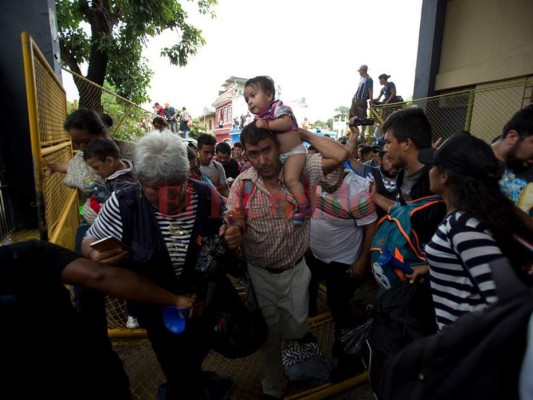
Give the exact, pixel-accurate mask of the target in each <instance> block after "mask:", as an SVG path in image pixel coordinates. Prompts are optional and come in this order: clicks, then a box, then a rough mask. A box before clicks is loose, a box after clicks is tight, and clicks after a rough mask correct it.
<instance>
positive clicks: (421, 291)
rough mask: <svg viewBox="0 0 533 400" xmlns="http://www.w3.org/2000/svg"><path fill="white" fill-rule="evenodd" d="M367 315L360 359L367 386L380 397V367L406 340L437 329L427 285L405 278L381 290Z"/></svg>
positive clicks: (383, 366) (382, 368)
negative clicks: (370, 318) (366, 369)
mask: <svg viewBox="0 0 533 400" xmlns="http://www.w3.org/2000/svg"><path fill="white" fill-rule="evenodd" d="M370 315H371V317H372V319H373V320H372V324H371V325H370V329H369V332H368V336H367V340H366V343H367V348H366V349H364V348H363V361H364V362H365V364H366V366H367V368H368V378H369V381H370V387H371V388H372V391H373V392H374V394H375V396H376V397H377V398H378V399H381V396H382V393H383V377H384V369H385V367H386V366H387V364H388V363H389V362H390V360H391V359H393V357H394V356H396V354H398V353H399V352H400V351H402V350H403V349H404V348H406V347H407V346H408V345H409V344H411V343H413V342H414V341H416V340H419V339H421V338H425V337H427V336H429V335H432V334H433V333H435V332H436V331H437V324H436V320H435V308H434V307H433V299H432V298H431V293H430V291H429V288H428V286H427V285H425V284H422V283H414V284H411V283H410V282H409V281H408V280H407V281H403V282H401V283H400V284H397V285H396V286H393V287H392V288H390V289H387V290H384V291H382V292H381V293H380V294H379V295H378V297H377V298H376V301H375V302H374V305H373V307H372V310H371V312H370ZM365 350H367V352H365Z"/></svg>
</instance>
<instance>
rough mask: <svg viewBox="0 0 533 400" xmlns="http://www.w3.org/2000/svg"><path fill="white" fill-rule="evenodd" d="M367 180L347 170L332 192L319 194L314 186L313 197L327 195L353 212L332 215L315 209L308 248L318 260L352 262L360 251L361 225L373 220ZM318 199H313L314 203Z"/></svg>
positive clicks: (318, 190) (372, 207) (372, 208)
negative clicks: (348, 215)
mask: <svg viewBox="0 0 533 400" xmlns="http://www.w3.org/2000/svg"><path fill="white" fill-rule="evenodd" d="M368 189H369V181H368V180H366V179H365V178H362V177H360V176H358V175H356V174H355V173H353V172H352V171H350V172H348V174H347V175H346V177H345V178H344V180H343V182H342V184H341V186H340V187H339V189H337V190H336V191H335V192H333V193H322V190H321V188H320V187H317V193H316V195H317V196H329V197H331V198H332V199H335V200H338V201H339V202H340V204H341V205H342V206H343V207H344V208H346V209H348V208H350V209H352V210H353V211H355V212H354V216H353V218H350V219H344V218H339V217H334V216H331V215H329V214H327V213H326V212H324V211H322V210H321V209H319V207H316V208H315V211H314V213H313V217H312V218H311V238H310V244H311V251H312V252H313V254H314V255H315V257H316V258H318V259H319V260H321V261H323V262H325V263H330V262H333V261H335V262H339V263H343V264H352V263H353V262H354V261H355V260H356V259H357V258H358V257H359V254H360V252H361V245H362V243H363V228H362V226H365V225H368V224H371V223H372V222H374V221H375V220H376V219H377V214H376V211H375V206H374V203H373V202H372V199H371V197H370V194H369V193H368ZM318 203H319V202H317V204H318Z"/></svg>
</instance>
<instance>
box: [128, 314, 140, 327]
mask: <svg viewBox="0 0 533 400" xmlns="http://www.w3.org/2000/svg"><path fill="white" fill-rule="evenodd" d="M138 327H139V322H138V321H137V318H135V317H132V316H131V315H128V321H127V322H126V328H129V329H137V328H138Z"/></svg>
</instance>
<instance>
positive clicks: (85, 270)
mask: <svg viewBox="0 0 533 400" xmlns="http://www.w3.org/2000/svg"><path fill="white" fill-rule="evenodd" d="M61 279H62V280H63V282H64V283H67V284H73V285H80V286H85V287H88V288H91V289H94V290H96V291H99V292H101V293H104V294H107V295H109V296H112V297H117V298H120V299H124V300H133V301H139V302H147V303H156V304H167V305H175V306H176V307H178V308H190V307H192V305H193V302H194V298H193V297H192V296H188V295H186V296H178V295H175V294H173V293H171V292H169V291H167V290H165V289H163V288H161V287H159V286H157V285H155V284H154V283H152V282H150V281H149V280H147V279H145V278H143V277H141V276H140V275H138V274H136V273H135V272H132V271H129V270H127V269H124V268H118V267H112V266H103V265H101V264H97V263H95V262H92V261H89V260H87V259H84V258H78V259H76V260H74V261H72V262H70V263H69V264H68V265H67V266H66V267H65V268H64V269H63V271H62V273H61Z"/></svg>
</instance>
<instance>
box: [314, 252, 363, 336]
mask: <svg viewBox="0 0 533 400" xmlns="http://www.w3.org/2000/svg"><path fill="white" fill-rule="evenodd" d="M305 261H306V263H307V265H308V267H309V269H310V270H311V274H312V276H311V283H310V284H309V304H310V305H309V315H310V316H312V315H313V313H314V315H316V313H317V311H316V307H317V306H316V298H317V294H318V286H319V284H320V282H321V281H323V280H325V281H326V287H327V289H328V306H329V310H330V311H331V315H332V316H333V319H334V320H335V333H336V335H337V333H338V332H339V331H340V329H343V328H349V327H353V326H355V325H356V324H357V322H358V319H357V315H354V313H353V307H352V298H353V297H354V293H355V291H356V289H357V288H358V287H359V286H360V285H361V283H362V281H359V280H355V279H351V278H349V277H348V273H347V272H346V271H347V269H348V268H350V265H349V264H343V263H339V262H331V263H325V262H323V261H320V260H319V259H317V258H316V257H315V256H314V255H313V253H312V252H311V250H308V251H307V253H306V254H305ZM311 304H313V305H311Z"/></svg>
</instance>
